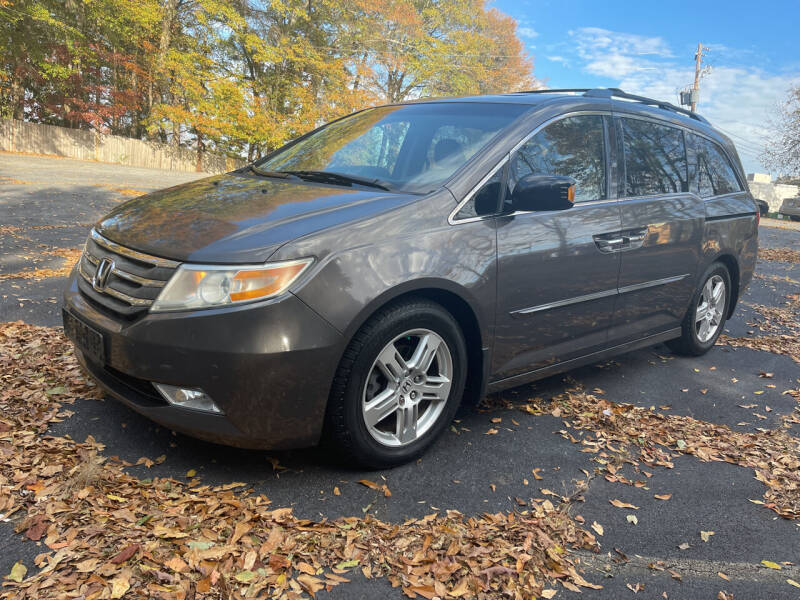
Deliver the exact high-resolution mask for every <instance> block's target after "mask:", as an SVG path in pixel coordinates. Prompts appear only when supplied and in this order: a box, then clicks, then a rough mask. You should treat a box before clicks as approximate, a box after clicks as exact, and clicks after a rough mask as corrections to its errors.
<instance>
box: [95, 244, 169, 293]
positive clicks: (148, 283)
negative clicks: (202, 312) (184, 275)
mask: <svg viewBox="0 0 800 600" xmlns="http://www.w3.org/2000/svg"><path fill="white" fill-rule="evenodd" d="M84 256H86V260H88V261H89V262H90V263H92V264H93V265H96V264H98V263H99V262H100V259H99V258H97V257H96V256H92V255H91V254H89V252H88V250H84ZM111 272H112V273H113V274H114V275H116V276H117V277H122V278H123V279H127V280H128V281H133V282H134V283H138V284H139V285H143V286H145V287H155V288H161V287H164V286H165V285H166V284H167V282H166V281H159V280H158V279H147V278H146V277H139V276H138V275H134V274H133V273H128V272H127V271H123V270H121V269H118V268H117V267H114V268H113V269H111Z"/></svg>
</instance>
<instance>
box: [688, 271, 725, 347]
mask: <svg viewBox="0 0 800 600" xmlns="http://www.w3.org/2000/svg"><path fill="white" fill-rule="evenodd" d="M725 299H726V296H725V280H724V279H722V277H721V276H719V275H714V276H713V277H709V278H708V281H706V283H705V285H704V286H703V289H702V291H701V292H700V299H699V300H698V302H697V311H696V312H695V333H696V334H697V339H698V340H699V341H700V343H703V344H705V343H706V342H708V341H709V340H710V339H711V338H713V337H714V335H715V334H716V333H717V330H719V328H720V326H721V325H722V322H723V311H724V310H725Z"/></svg>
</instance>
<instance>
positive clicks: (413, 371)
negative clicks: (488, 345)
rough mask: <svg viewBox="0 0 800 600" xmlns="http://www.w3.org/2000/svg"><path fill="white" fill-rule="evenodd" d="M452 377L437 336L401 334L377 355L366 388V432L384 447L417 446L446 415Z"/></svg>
mask: <svg viewBox="0 0 800 600" xmlns="http://www.w3.org/2000/svg"><path fill="white" fill-rule="evenodd" d="M452 378H453V357H452V355H451V353H450V349H449V348H448V346H447V343H446V342H445V341H444V339H443V338H442V337H441V336H440V335H439V334H437V333H436V332H434V331H431V330H430V329H412V330H410V331H406V332H405V333H402V334H401V335H399V336H397V337H396V338H394V339H393V340H392V341H391V342H389V343H388V344H386V346H384V348H383V349H382V350H381V351H380V353H379V354H378V357H377V358H376V359H375V361H374V362H373V364H372V368H371V369H370V372H369V375H368V377H367V381H366V384H365V386H364V390H363V393H362V403H361V414H362V417H363V419H364V424H365V425H366V428H367V431H368V432H369V434H370V435H371V436H372V437H373V438H374V439H375V440H376V441H377V442H379V443H380V444H382V445H384V446H389V447H401V446H407V445H409V444H411V443H413V442H415V441H416V440H418V439H419V438H420V437H422V436H423V435H425V433H426V432H427V431H429V430H430V429H431V427H433V425H434V424H435V423H436V422H437V420H438V419H439V417H440V416H441V414H442V412H443V411H444V409H445V406H446V404H447V398H448V397H449V395H450V387H451V385H452Z"/></svg>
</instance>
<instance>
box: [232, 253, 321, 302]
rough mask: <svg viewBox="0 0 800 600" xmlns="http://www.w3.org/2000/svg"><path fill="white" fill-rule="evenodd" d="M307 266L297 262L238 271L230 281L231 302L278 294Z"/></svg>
mask: <svg viewBox="0 0 800 600" xmlns="http://www.w3.org/2000/svg"><path fill="white" fill-rule="evenodd" d="M307 266H308V262H298V263H293V264H289V265H284V266H278V267H273V268H271V269H254V270H252V271H239V272H238V273H237V274H236V275H235V276H234V277H233V280H232V281H231V290H230V299H231V302H241V301H242V300H255V299H256V298H265V297H268V296H273V295H275V294H278V293H280V292H282V291H283V290H285V289H286V288H287V287H289V285H291V283H292V282H293V281H294V280H295V279H296V278H297V277H298V275H300V273H301V272H302V271H303V269H305V268H306V267H307Z"/></svg>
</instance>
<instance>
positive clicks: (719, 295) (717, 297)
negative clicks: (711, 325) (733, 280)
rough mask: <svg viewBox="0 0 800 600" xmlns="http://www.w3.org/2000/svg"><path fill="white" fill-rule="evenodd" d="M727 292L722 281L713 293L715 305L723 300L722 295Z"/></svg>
mask: <svg viewBox="0 0 800 600" xmlns="http://www.w3.org/2000/svg"><path fill="white" fill-rule="evenodd" d="M724 291H725V284H724V283H722V282H721V281H720V282H719V283H717V285H715V286H714V291H713V292H712V293H711V297H712V299H713V300H714V304H719V303H720V301H721V300H722V294H723V292H724Z"/></svg>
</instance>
